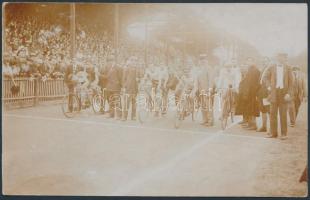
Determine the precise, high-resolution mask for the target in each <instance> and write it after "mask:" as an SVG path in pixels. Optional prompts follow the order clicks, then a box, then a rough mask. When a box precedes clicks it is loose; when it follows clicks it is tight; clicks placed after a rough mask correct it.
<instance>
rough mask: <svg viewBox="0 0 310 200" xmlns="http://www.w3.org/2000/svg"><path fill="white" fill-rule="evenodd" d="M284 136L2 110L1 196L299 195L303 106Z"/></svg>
mask: <svg viewBox="0 0 310 200" xmlns="http://www.w3.org/2000/svg"><path fill="white" fill-rule="evenodd" d="M302 109H303V110H302V112H301V113H300V115H299V118H298V119H297V121H298V122H297V125H296V127H295V128H293V129H292V128H289V139H288V140H286V141H281V140H279V139H267V138H264V135H263V134H261V133H256V132H247V131H244V130H241V129H240V127H239V126H238V125H233V124H232V125H231V127H230V128H229V129H228V130H226V131H225V132H222V131H221V130H220V129H219V125H217V126H216V127H212V128H209V129H206V128H204V127H202V126H200V125H199V124H198V123H197V122H191V121H190V120H188V121H186V122H184V124H182V127H181V129H179V130H175V129H174V128H173V126H172V123H173V120H172V116H170V115H168V116H166V118H165V119H158V120H154V121H153V122H152V123H151V124H145V125H142V126H141V125H140V124H139V123H138V122H132V121H129V122H120V121H114V120H110V119H104V117H103V116H95V115H93V114H89V113H84V114H82V115H81V116H78V117H77V118H75V119H73V120H70V119H69V120H68V119H65V118H64V117H63V116H62V114H61V111H60V108H59V106H57V105H55V106H41V107H40V106H39V107H37V108H27V109H20V110H14V111H8V112H5V113H4V117H3V125H4V127H3V158H2V159H3V191H4V193H5V194H43V195H56V194H60V195H138V196H141V195H152V196H153V195H161V196H167V195H168V196H179V195H184V196H305V194H306V193H307V185H306V183H298V179H299V176H300V175H301V173H302V171H303V169H304V167H305V164H306V163H307V117H306V116H307V109H306V106H305V105H304V106H303V108H302Z"/></svg>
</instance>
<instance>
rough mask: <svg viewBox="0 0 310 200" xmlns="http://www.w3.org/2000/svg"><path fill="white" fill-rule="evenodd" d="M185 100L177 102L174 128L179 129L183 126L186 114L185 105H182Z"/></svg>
mask: <svg viewBox="0 0 310 200" xmlns="http://www.w3.org/2000/svg"><path fill="white" fill-rule="evenodd" d="M182 104H183V101H182V100H181V101H179V102H178V104H177V110H176V114H175V118H174V128H176V129H178V128H180V126H181V123H182V121H183V117H184V116H183V115H184V106H183V105H182Z"/></svg>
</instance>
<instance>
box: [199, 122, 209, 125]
mask: <svg viewBox="0 0 310 200" xmlns="http://www.w3.org/2000/svg"><path fill="white" fill-rule="evenodd" d="M207 123H208V122H201V123H200V125H202V126H205V125H206V124H207Z"/></svg>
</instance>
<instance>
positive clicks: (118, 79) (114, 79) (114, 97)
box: [106, 56, 122, 119]
mask: <svg viewBox="0 0 310 200" xmlns="http://www.w3.org/2000/svg"><path fill="white" fill-rule="evenodd" d="M106 74H107V77H108V79H107V83H106V89H107V98H108V102H109V113H110V116H109V118H113V117H116V119H120V117H121V112H120V110H121V105H120V103H121V102H120V92H121V88H122V69H121V68H120V67H119V66H117V65H116V63H115V60H114V56H109V57H108V58H107V66H106Z"/></svg>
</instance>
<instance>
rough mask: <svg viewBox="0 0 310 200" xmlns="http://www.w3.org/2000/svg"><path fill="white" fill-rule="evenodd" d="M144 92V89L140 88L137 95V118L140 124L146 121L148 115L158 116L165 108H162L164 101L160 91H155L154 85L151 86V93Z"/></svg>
mask: <svg viewBox="0 0 310 200" xmlns="http://www.w3.org/2000/svg"><path fill="white" fill-rule="evenodd" d="M143 93H145V91H144V90H140V92H139V95H138V97H137V105H138V106H137V108H138V119H139V122H140V123H141V124H143V123H145V122H146V121H148V119H149V117H153V116H155V117H159V116H160V114H163V111H166V110H167V109H165V108H163V105H164V102H163V98H162V92H161V91H159V92H156V89H155V87H152V89H151V94H148V93H146V95H143Z"/></svg>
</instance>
